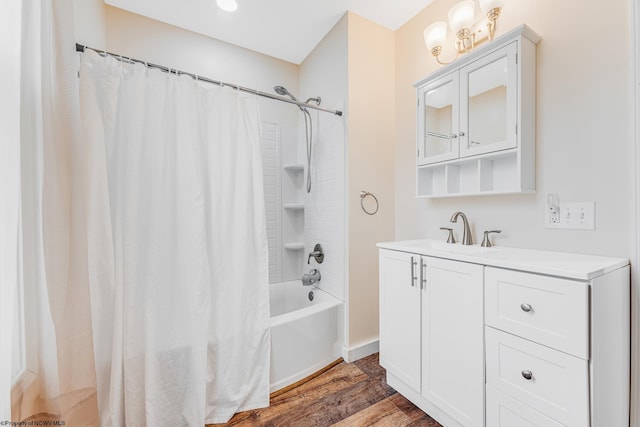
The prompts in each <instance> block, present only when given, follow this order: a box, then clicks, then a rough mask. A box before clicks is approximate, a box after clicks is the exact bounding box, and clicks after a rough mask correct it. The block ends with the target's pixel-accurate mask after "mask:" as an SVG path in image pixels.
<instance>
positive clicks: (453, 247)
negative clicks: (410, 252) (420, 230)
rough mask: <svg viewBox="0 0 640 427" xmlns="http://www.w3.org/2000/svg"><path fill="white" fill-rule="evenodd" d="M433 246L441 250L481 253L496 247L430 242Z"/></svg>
mask: <svg viewBox="0 0 640 427" xmlns="http://www.w3.org/2000/svg"><path fill="white" fill-rule="evenodd" d="M429 244H430V245H431V248H433V249H437V250H439V251H447V252H456V253H460V254H481V253H486V252H491V251H494V250H495V249H494V248H483V247H482V246H480V245H462V244H460V243H447V242H434V241H432V242H429Z"/></svg>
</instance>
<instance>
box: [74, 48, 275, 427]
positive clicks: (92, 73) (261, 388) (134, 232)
mask: <svg viewBox="0 0 640 427" xmlns="http://www.w3.org/2000/svg"><path fill="white" fill-rule="evenodd" d="M81 56H82V59H81V67H80V104H81V123H82V135H83V139H84V142H85V144H86V149H87V150H89V152H90V154H89V156H88V157H89V159H90V160H89V164H88V165H87V167H88V169H89V170H90V174H89V176H90V178H89V182H88V184H87V185H88V186H89V191H88V194H90V197H91V200H90V202H89V206H90V207H89V213H88V228H89V239H88V244H89V275H90V289H91V303H92V304H91V305H92V321H93V331H94V349H95V358H96V371H97V384H98V402H99V408H100V417H101V424H102V425H104V426H125V425H126V426H140V425H148V426H156V425H189V426H201V425H203V423H205V422H207V423H219V422H225V421H227V420H228V419H229V418H230V417H231V416H232V415H233V414H234V413H235V412H237V411H241V410H246V409H251V408H256V407H263V406H267V405H268V404H269V345H270V338H269V301H268V274H267V265H268V259H267V238H266V229H265V214H264V201H263V192H262V164H261V162H262V160H261V156H260V144H259V137H260V132H259V123H260V120H259V115H258V107H257V102H256V100H255V99H254V98H253V97H249V96H244V95H243V94H240V93H239V92H238V91H236V90H234V89H230V88H221V87H217V86H213V85H206V84H203V83H201V82H197V81H195V80H194V79H192V78H191V77H188V76H184V75H183V76H176V75H173V74H169V73H166V72H163V71H160V70H157V69H151V68H146V67H145V66H144V65H142V64H128V63H123V62H121V61H118V60H116V59H114V58H112V57H102V56H100V55H98V54H97V53H95V52H93V51H90V50H87V52H86V53H84V54H82V55H81Z"/></svg>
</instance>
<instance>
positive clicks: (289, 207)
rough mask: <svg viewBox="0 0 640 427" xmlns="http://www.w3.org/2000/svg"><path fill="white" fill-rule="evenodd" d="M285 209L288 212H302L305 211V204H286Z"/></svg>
mask: <svg viewBox="0 0 640 427" xmlns="http://www.w3.org/2000/svg"><path fill="white" fill-rule="evenodd" d="M283 206H284V208H285V209H287V210H292V211H302V210H304V204H303V203H285V204H284V205H283Z"/></svg>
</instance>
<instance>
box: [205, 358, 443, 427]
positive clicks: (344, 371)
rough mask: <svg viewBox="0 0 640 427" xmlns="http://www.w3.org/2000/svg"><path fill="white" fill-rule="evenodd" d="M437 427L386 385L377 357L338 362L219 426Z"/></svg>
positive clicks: (210, 425) (434, 422) (209, 426)
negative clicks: (262, 404) (254, 408)
mask: <svg viewBox="0 0 640 427" xmlns="http://www.w3.org/2000/svg"><path fill="white" fill-rule="evenodd" d="M223 425H224V426H242V427H245V426H252V427H253V426H264V427H329V426H337V427H364V426H375V427H441V426H440V424H438V423H437V422H436V421H434V420H433V419H432V418H431V417H429V416H428V415H427V414H425V413H424V412H422V411H421V410H420V409H419V408H418V407H416V406H415V405H414V404H412V403H411V402H409V401H408V400H407V399H405V398H404V397H403V396H402V395H400V394H399V393H398V392H396V391H395V390H394V389H393V388H391V387H390V386H389V385H387V383H386V381H385V371H384V369H383V368H382V367H381V366H380V365H379V363H378V353H376V354H373V355H371V356H368V357H365V358H363V359H360V360H358V361H356V362H354V363H344V362H342V363H340V364H338V365H336V366H334V367H333V368H331V369H329V370H328V371H326V372H324V373H323V374H321V375H320V376H317V377H316V378H314V379H312V380H310V381H308V382H306V383H304V384H301V385H300V386H298V387H296V388H293V389H291V390H288V391H286V392H285V393H282V394H279V395H277V396H273V397H272V398H271V406H270V407H269V408H264V409H257V410H253V411H246V412H241V413H238V414H236V415H235V416H234V417H233V418H232V419H231V420H230V421H229V422H228V423H227V424H209V425H208V427H214V426H215V427H218V426H223Z"/></svg>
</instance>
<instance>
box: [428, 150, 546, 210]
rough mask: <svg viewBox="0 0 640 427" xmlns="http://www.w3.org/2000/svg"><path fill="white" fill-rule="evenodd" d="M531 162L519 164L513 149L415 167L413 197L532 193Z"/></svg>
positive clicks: (515, 151)
mask: <svg viewBox="0 0 640 427" xmlns="http://www.w3.org/2000/svg"><path fill="white" fill-rule="evenodd" d="M529 167H533V165H522V164H519V156H518V152H517V150H514V149H512V150H505V151H502V152H498V153H491V154H487V155H484V156H477V157H473V158H465V159H459V160H455V161H449V162H443V163H439V164H431V165H425V166H418V170H417V190H418V191H417V196H418V197H424V198H430V197H455V196H472V195H489V194H509V193H533V192H535V190H534V182H533V171H531V170H529V169H528V168H529Z"/></svg>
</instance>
